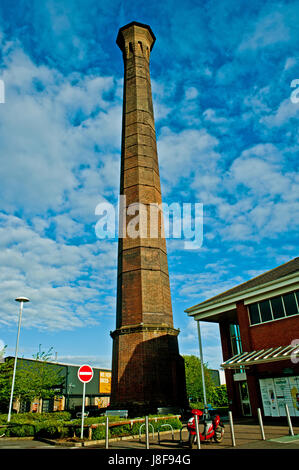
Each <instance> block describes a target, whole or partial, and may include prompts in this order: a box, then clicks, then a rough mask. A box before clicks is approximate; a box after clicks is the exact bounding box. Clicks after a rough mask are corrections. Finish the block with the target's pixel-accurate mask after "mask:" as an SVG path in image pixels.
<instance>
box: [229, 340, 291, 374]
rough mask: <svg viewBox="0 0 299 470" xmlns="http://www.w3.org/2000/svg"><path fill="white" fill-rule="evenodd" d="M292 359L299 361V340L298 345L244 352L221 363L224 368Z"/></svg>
mask: <svg viewBox="0 0 299 470" xmlns="http://www.w3.org/2000/svg"><path fill="white" fill-rule="evenodd" d="M287 359H291V360H293V361H294V363H298V362H299V342H298V344H297V345H295V346H294V345H289V346H278V347H277V348H268V349H260V350H259V351H252V352H243V353H240V354H236V355H235V356H233V357H232V358H230V359H228V360H227V361H225V362H224V363H223V364H221V367H222V368H223V369H239V368H240V367H250V366H255V365H258V364H265V363H267V362H275V361H285V360H287Z"/></svg>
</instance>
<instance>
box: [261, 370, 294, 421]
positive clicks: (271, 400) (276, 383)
mask: <svg viewBox="0 0 299 470" xmlns="http://www.w3.org/2000/svg"><path fill="white" fill-rule="evenodd" d="M259 382H260V390H261V396H262V402H263V408H264V415H265V416H273V417H276V416H286V411H285V404H287V405H288V408H289V412H290V415H291V416H298V417H299V376H293V377H275V378H273V379H260V380H259Z"/></svg>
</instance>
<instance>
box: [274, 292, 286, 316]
mask: <svg viewBox="0 0 299 470" xmlns="http://www.w3.org/2000/svg"><path fill="white" fill-rule="evenodd" d="M271 305H272V312H273V318H274V320H276V319H277V318H282V317H284V309H283V305H282V300H281V296H280V295H279V296H278V297H273V299H271Z"/></svg>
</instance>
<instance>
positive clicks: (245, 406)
mask: <svg viewBox="0 0 299 470" xmlns="http://www.w3.org/2000/svg"><path fill="white" fill-rule="evenodd" d="M239 390H240V399H241V407H242V414H243V416H251V406H250V400H249V393H248V386H247V382H246V380H244V381H241V382H239Z"/></svg>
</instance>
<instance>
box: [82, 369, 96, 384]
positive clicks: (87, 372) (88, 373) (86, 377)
mask: <svg viewBox="0 0 299 470" xmlns="http://www.w3.org/2000/svg"><path fill="white" fill-rule="evenodd" d="M92 378H93V370H92V368H91V367H90V366H87V365H84V366H81V367H80V369H79V370H78V379H79V380H80V381H81V382H83V383H86V384H87V383H88V382H90V381H91V379H92Z"/></svg>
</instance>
